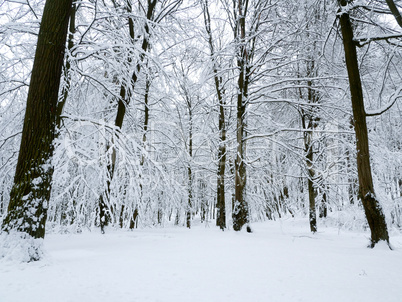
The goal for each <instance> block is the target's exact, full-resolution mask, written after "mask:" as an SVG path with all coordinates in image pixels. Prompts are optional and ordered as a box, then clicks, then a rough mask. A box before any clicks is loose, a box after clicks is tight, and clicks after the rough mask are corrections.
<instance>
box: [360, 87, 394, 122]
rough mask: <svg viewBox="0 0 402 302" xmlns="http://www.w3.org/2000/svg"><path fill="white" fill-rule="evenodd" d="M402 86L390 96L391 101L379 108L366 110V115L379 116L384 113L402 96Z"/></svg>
mask: <svg viewBox="0 0 402 302" xmlns="http://www.w3.org/2000/svg"><path fill="white" fill-rule="evenodd" d="M401 92H402V87H400V88H399V89H398V90H397V91H395V93H394V94H393V95H392V96H391V97H390V101H389V102H388V103H387V104H386V105H384V106H382V107H381V108H379V109H377V110H366V116H377V115H381V114H383V113H384V112H385V111H387V110H388V109H390V108H391V107H392V106H393V105H394V104H395V102H396V100H397V99H399V98H402V94H401Z"/></svg>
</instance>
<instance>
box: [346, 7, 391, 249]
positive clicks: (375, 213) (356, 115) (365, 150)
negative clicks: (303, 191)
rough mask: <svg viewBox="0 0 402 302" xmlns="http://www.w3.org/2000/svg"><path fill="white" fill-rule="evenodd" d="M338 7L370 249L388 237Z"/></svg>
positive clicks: (349, 34)
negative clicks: (374, 183) (369, 234)
mask: <svg viewBox="0 0 402 302" xmlns="http://www.w3.org/2000/svg"><path fill="white" fill-rule="evenodd" d="M338 3H339V5H340V7H341V11H340V16H339V20H340V26H341V31H342V37H343V46H344V51H345V60H346V68H347V71H348V78H349V88H350V95H351V100H352V109H353V120H354V126H355V133H356V150H357V172H358V178H359V194H360V198H361V200H362V203H363V207H364V212H365V214H366V218H367V222H368V224H369V227H370V230H371V244H370V246H371V247H374V246H375V245H376V244H377V243H378V242H379V241H381V240H383V241H386V242H387V243H389V235H388V230H387V224H386V222H385V216H384V214H383V212H382V208H381V206H380V203H379V201H378V199H377V197H376V195H375V193H374V186H373V177H372V174H371V167H370V153H369V143H368V132H367V123H366V112H365V109H364V100H363V89H362V84H361V80H360V69H359V64H358V59H357V52H356V44H355V41H354V37H353V27H352V22H351V20H350V16H349V10H348V8H347V5H348V4H350V1H348V0H338Z"/></svg>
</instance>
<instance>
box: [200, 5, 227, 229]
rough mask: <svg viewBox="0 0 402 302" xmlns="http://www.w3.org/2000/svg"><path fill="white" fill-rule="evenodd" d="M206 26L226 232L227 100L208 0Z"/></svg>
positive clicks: (220, 217)
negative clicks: (214, 101)
mask: <svg viewBox="0 0 402 302" xmlns="http://www.w3.org/2000/svg"><path fill="white" fill-rule="evenodd" d="M203 6H204V7H203V12H204V24H205V30H206V32H207V35H208V44H209V50H210V58H211V61H212V65H213V74H214V83H215V91H216V95H217V98H218V103H219V123H218V130H219V146H218V170H217V186H216V189H217V190H216V209H217V213H216V225H217V226H218V227H219V228H220V229H221V230H224V229H225V228H226V203H225V170H226V126H225V99H224V94H225V92H224V89H223V87H222V77H220V76H219V75H218V66H217V65H218V63H217V62H216V58H215V55H216V54H215V50H214V43H213V37H212V29H211V17H210V14H209V7H208V0H205V3H204V4H203Z"/></svg>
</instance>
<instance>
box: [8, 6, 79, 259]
mask: <svg viewBox="0 0 402 302" xmlns="http://www.w3.org/2000/svg"><path fill="white" fill-rule="evenodd" d="M71 5H72V0H47V1H46V4H45V8H44V11H43V17H42V21H41V26H40V30H39V36H38V43H37V48H36V53H35V60H34V65H33V69H32V76H31V83H30V86H29V92H28V100H27V107H26V112H25V118H24V126H23V131H22V138H21V145H20V153H19V156H18V163H17V168H16V172H15V177H14V185H13V187H12V189H11V193H10V203H9V206H8V213H7V216H6V218H5V219H4V221H3V226H2V228H3V230H5V231H7V232H10V231H12V230H16V231H18V232H24V233H26V234H28V235H29V236H31V237H33V238H44V236H45V223H46V218H47V208H48V203H49V198H50V191H51V182H52V175H53V167H52V166H51V158H52V155H53V139H54V137H55V126H56V117H57V100H58V95H59V87H60V78H61V73H62V66H63V60H64V52H65V43H66V37H67V27H68V21H69V16H70V12H71ZM31 260H38V259H31Z"/></svg>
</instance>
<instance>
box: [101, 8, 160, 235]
mask: <svg viewBox="0 0 402 302" xmlns="http://www.w3.org/2000/svg"><path fill="white" fill-rule="evenodd" d="M156 3H157V0H150V1H148V9H147V20H150V21H152V20H153V15H154V9H155V7H156ZM127 11H128V13H132V7H131V3H130V2H127ZM128 27H129V34H130V38H131V40H132V41H134V40H135V33H134V21H133V19H132V18H131V17H129V18H128ZM144 30H145V35H144V38H143V40H142V45H141V50H142V52H141V54H140V58H139V60H138V63H137V65H136V68H135V70H134V72H133V74H132V77H131V81H130V82H129V83H122V85H121V87H120V98H119V101H118V106H117V114H116V119H115V126H116V127H118V128H119V129H121V128H122V126H123V121H124V117H125V115H126V106H128V105H129V103H130V101H131V93H130V91H134V87H135V85H136V83H137V80H138V75H139V73H140V71H141V67H142V63H143V61H144V59H145V53H146V52H147V51H148V47H149V34H150V29H149V26H148V23H145V26H144ZM131 60H132V58H128V61H129V62H128V63H131ZM115 166H116V149H115V148H113V150H112V159H111V163H110V164H109V165H108V166H107V172H108V173H107V174H108V180H107V186H106V190H105V191H104V192H103V194H102V195H101V196H99V214H100V217H99V221H100V227H101V232H102V233H104V232H105V231H104V227H105V226H106V225H107V224H108V222H109V217H108V211H107V204H106V201H107V202H109V196H110V183H111V182H112V179H113V175H114V170H115ZM138 214H139V212H138V208H136V209H135V211H134V214H133V217H132V220H133V221H131V222H130V228H131V226H133V227H134V225H136V224H137V221H136V220H138Z"/></svg>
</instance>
